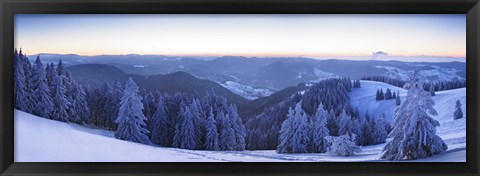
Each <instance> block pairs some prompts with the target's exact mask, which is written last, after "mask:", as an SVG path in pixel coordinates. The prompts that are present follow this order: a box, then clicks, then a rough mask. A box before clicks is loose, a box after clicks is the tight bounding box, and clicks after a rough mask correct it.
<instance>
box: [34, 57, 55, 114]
mask: <svg viewBox="0 0 480 176" xmlns="http://www.w3.org/2000/svg"><path fill="white" fill-rule="evenodd" d="M32 73H33V74H32V76H33V77H32V88H33V100H34V101H35V107H34V109H33V114H35V115H37V116H40V117H44V118H49V116H50V113H51V112H52V111H53V107H54V105H53V100H52V97H51V95H50V89H49V88H48V85H47V79H46V77H45V69H44V68H43V64H42V61H41V60H40V57H39V56H37V59H36V60H35V65H34V67H33V69H32Z"/></svg>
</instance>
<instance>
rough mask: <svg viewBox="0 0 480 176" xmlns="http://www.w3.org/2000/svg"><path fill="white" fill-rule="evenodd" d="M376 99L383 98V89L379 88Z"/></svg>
mask: <svg viewBox="0 0 480 176" xmlns="http://www.w3.org/2000/svg"><path fill="white" fill-rule="evenodd" d="M378 99H379V100H384V99H385V95H384V94H383V89H380V91H379V92H378Z"/></svg>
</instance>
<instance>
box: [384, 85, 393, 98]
mask: <svg viewBox="0 0 480 176" xmlns="http://www.w3.org/2000/svg"><path fill="white" fill-rule="evenodd" d="M390 99H392V92H391V91H390V89H389V88H387V91H386V92H385V100H390Z"/></svg>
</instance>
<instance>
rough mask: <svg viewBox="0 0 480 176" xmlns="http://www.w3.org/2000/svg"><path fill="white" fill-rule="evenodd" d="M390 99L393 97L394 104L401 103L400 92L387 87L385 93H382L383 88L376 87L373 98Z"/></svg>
mask: <svg viewBox="0 0 480 176" xmlns="http://www.w3.org/2000/svg"><path fill="white" fill-rule="evenodd" d="M391 99H395V104H396V105H397V106H398V105H400V103H402V101H401V99H400V92H398V91H397V92H396V93H395V92H393V93H392V91H391V90H390V89H389V88H387V90H386V91H385V93H383V89H382V88H380V89H377V93H376V94H375V100H377V101H378V100H391Z"/></svg>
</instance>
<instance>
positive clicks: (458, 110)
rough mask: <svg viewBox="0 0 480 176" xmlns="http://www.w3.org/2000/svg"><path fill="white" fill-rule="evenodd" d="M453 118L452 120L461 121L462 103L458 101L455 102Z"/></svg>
mask: <svg viewBox="0 0 480 176" xmlns="http://www.w3.org/2000/svg"><path fill="white" fill-rule="evenodd" d="M454 116H455V117H454V118H453V119H455V120H456V119H461V118H462V117H463V112H462V103H461V102H460V100H457V102H455V112H454Z"/></svg>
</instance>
